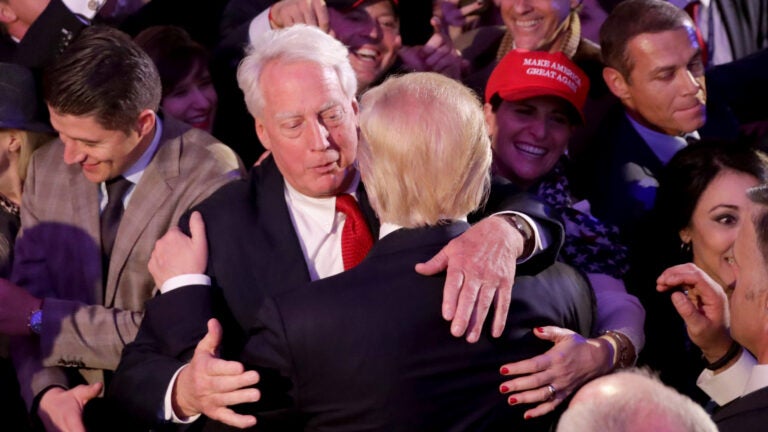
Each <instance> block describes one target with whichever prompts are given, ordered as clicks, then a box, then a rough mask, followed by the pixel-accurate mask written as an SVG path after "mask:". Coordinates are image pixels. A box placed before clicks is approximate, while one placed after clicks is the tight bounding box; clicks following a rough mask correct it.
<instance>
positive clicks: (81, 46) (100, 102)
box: [43, 26, 161, 131]
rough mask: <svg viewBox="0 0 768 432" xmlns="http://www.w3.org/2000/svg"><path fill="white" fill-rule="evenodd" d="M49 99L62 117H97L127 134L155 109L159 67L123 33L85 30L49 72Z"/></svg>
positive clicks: (46, 83)
mask: <svg viewBox="0 0 768 432" xmlns="http://www.w3.org/2000/svg"><path fill="white" fill-rule="evenodd" d="M43 91H44V96H45V101H46V103H47V104H48V105H49V107H50V108H51V109H53V110H54V111H56V112H57V113H58V114H61V115H72V116H78V117H91V116H92V117H95V119H96V120H97V121H98V122H99V124H100V125H101V126H102V127H104V128H105V129H108V130H122V131H126V130H128V129H130V128H131V127H133V125H134V124H135V121H136V119H137V118H138V116H139V113H141V112H142V111H143V110H145V109H150V110H153V111H157V109H158V107H159V105H160V98H161V84H160V77H159V75H158V73H157V69H156V68H155V65H154V64H153V63H152V60H151V59H150V58H149V56H148V55H147V54H146V53H144V51H142V50H141V48H139V47H138V46H137V45H136V44H135V43H134V42H133V41H131V39H130V38H129V37H128V35H126V34H125V33H123V32H121V31H119V30H116V29H113V28H110V27H103V26H95V27H89V28H86V29H85V30H84V31H83V32H82V33H81V34H80V36H79V37H78V38H77V39H76V40H75V41H74V42H73V43H72V45H70V46H69V48H67V50H66V51H65V52H64V53H63V54H62V55H60V56H59V57H58V58H57V60H56V61H55V62H54V64H53V65H51V66H50V67H49V68H48V69H47V70H46V72H45V77H44V80H43Z"/></svg>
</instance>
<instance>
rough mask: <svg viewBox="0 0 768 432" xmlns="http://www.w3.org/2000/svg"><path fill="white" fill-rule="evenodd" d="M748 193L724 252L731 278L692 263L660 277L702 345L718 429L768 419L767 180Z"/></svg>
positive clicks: (726, 431)
mask: <svg viewBox="0 0 768 432" xmlns="http://www.w3.org/2000/svg"><path fill="white" fill-rule="evenodd" d="M746 193H747V195H748V196H749V198H750V200H751V201H752V205H751V206H750V207H749V208H747V209H746V211H745V218H744V221H743V222H742V225H741V226H740V227H739V232H738V234H737V237H736V241H735V242H734V245H733V248H732V250H733V257H731V258H729V263H730V264H731V267H732V269H733V272H734V275H735V279H736V281H735V283H733V284H732V285H731V286H729V287H720V286H719V285H717V283H715V282H714V281H713V280H712V279H711V278H709V277H707V275H706V273H704V272H703V271H702V270H701V269H698V268H696V267H695V266H694V265H693V264H684V265H680V266H675V267H672V268H670V269H668V270H666V271H665V272H664V273H663V274H662V275H661V276H660V277H659V282H658V283H659V287H658V289H659V290H660V291H666V292H670V291H671V292H673V293H672V303H673V305H674V307H675V309H677V312H678V313H679V314H680V316H681V317H682V318H683V319H684V320H685V323H686V326H687V329H688V335H689V336H690V338H691V340H692V341H693V342H694V343H695V344H696V345H697V346H698V347H699V348H701V351H702V355H703V356H704V359H705V361H706V363H707V366H706V369H705V370H704V371H703V372H702V373H701V375H700V376H699V380H698V385H699V386H700V387H701V389H702V390H704V391H705V392H706V393H707V394H708V395H709V396H710V397H712V399H713V400H714V401H715V402H717V403H718V404H719V405H720V406H721V407H720V408H719V409H717V410H715V412H714V414H713V416H712V418H713V419H714V420H715V422H716V423H717V426H718V428H719V429H720V431H722V432H731V431H741V430H760V429H761V428H764V427H765V423H766V421H768V398H766V396H768V350H767V348H768V306H767V305H768V186H766V185H761V186H758V187H756V188H753V189H750V190H748V191H746ZM679 287H683V288H684V291H682V292H675V290H676V289H679Z"/></svg>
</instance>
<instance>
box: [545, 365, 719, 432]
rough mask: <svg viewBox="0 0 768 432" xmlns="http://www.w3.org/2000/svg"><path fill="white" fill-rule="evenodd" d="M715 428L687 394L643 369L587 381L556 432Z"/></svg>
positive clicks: (702, 431) (699, 431) (706, 431)
mask: <svg viewBox="0 0 768 432" xmlns="http://www.w3.org/2000/svg"><path fill="white" fill-rule="evenodd" d="M583 431H605V432H614V431H623V432H656V431H664V432H717V427H716V426H715V424H714V423H713V422H712V420H711V419H710V418H709V415H707V413H706V412H705V411H704V409H702V408H701V406H699V405H697V404H696V403H695V402H694V401H693V400H691V399H690V398H689V397H687V396H684V395H682V394H680V393H678V392H677V391H675V389H673V388H672V387H668V386H665V385H664V384H663V383H662V382H661V381H659V379H658V378H657V377H656V376H653V375H651V374H650V373H649V372H647V371H645V370H643V369H629V370H624V371H620V372H616V373H613V374H610V375H605V376H602V377H600V378H597V379H595V380H594V381H590V382H589V383H587V384H586V385H585V386H584V387H582V388H581V390H579V391H578V392H577V393H576V395H574V397H573V400H572V401H571V404H570V406H569V407H568V409H567V410H566V411H565V413H563V415H562V417H561V418H560V422H559V423H558V426H557V432H583Z"/></svg>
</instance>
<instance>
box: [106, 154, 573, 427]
mask: <svg viewBox="0 0 768 432" xmlns="http://www.w3.org/2000/svg"><path fill="white" fill-rule="evenodd" d="M358 196H359V198H360V201H361V208H362V210H363V213H364V214H365V215H366V218H367V219H368V221H369V225H370V226H371V228H372V230H373V234H374V238H377V237H378V222H377V221H376V219H375V218H374V215H373V212H372V210H371V209H370V206H368V205H367V199H366V197H365V194H364V190H363V189H362V188H360V189H359V190H358ZM510 205H512V206H514V207H513V208H514V209H518V210H520V211H524V212H526V213H527V214H529V215H532V216H534V217H536V218H537V221H539V222H544V224H543V226H542V228H544V229H547V230H548V231H551V233H550V237H551V238H552V239H553V241H552V244H551V247H550V248H549V249H548V250H547V251H545V252H544V253H543V254H542V255H543V256H544V258H538V259H536V260H531V262H530V263H525V264H524V265H522V266H520V273H521V274H522V272H525V271H532V270H530V269H533V268H535V267H536V266H545V265H549V264H551V263H552V262H554V256H555V255H556V253H557V250H558V249H559V247H560V244H561V241H562V240H561V239H562V228H561V227H560V226H559V224H558V223H557V222H555V221H554V220H552V219H549V218H548V217H547V215H546V213H545V212H544V211H543V209H542V208H541V207H540V204H538V203H534V202H531V201H530V200H523V201H519V202H513V203H511V204H510ZM196 210H199V211H200V212H201V213H202V215H203V219H204V220H205V222H206V235H207V239H208V248H209V250H208V251H209V260H208V268H207V271H206V272H207V273H208V274H209V275H210V276H211V278H212V284H213V288H212V290H213V298H214V302H215V304H214V313H213V314H210V313H209V314H207V315H206V314H204V313H201V312H200V311H199V310H200V309H196V308H197V306H193V305H197V304H200V302H199V301H198V300H192V298H194V296H195V294H191V293H189V292H192V291H193V290H199V291H201V292H206V290H207V287H183V288H179V289H177V290H174V291H172V292H170V293H167V294H163V295H161V296H159V297H158V298H156V299H155V300H154V301H152V302H149V303H147V305H146V307H148V308H149V310H150V312H149V313H147V314H145V320H144V321H143V323H142V326H141V328H140V330H139V333H138V335H137V337H136V340H135V341H134V342H133V343H132V344H129V345H128V346H127V347H126V349H125V350H123V356H122V360H121V363H120V365H119V367H118V369H117V372H116V374H115V376H114V378H113V381H112V385H111V389H112V390H113V391H112V392H111V395H112V396H114V397H115V398H117V399H119V400H120V403H121V404H124V405H125V406H127V407H129V409H130V410H132V411H134V412H135V413H136V415H137V416H139V417H140V418H143V419H145V420H146V421H147V422H150V423H156V422H158V421H160V420H161V418H160V416H159V413H158V409H160V408H161V407H162V406H163V404H162V401H163V397H164V395H165V390H166V387H167V385H168V383H169V382H170V379H171V377H172V376H173V374H174V373H175V371H176V370H177V369H178V368H179V367H181V366H182V365H183V364H185V362H186V361H187V360H188V359H189V358H191V355H192V353H193V351H194V348H195V346H196V344H197V342H198V341H199V340H200V339H201V338H202V337H203V336H204V335H205V333H206V321H207V319H208V318H209V317H211V316H212V315H213V316H216V317H217V318H218V319H219V320H221V321H222V325H223V326H224V337H225V341H224V347H223V351H222V356H223V357H226V358H238V357H239V355H240V353H241V350H242V344H243V342H244V336H245V334H246V331H247V330H248V329H249V328H251V327H253V326H254V325H255V323H256V322H255V319H256V314H255V311H256V310H257V309H258V308H259V307H260V306H261V303H262V302H263V301H264V299H265V298H266V297H268V296H271V295H275V294H279V293H281V292H285V291H288V290H291V289H294V288H298V287H302V286H304V285H306V284H307V283H308V282H309V281H310V277H309V272H308V270H307V267H306V264H305V261H304V255H303V253H302V251H301V245H300V243H299V239H298V237H297V235H296V232H295V230H294V227H293V224H292V222H291V216H290V214H289V211H288V207H287V204H286V203H285V196H284V180H283V177H282V175H281V174H280V172H279V171H278V169H277V166H276V165H275V163H274V161H273V160H272V159H271V158H269V159H267V160H266V161H265V162H264V163H262V164H261V165H260V166H258V167H254V168H253V169H252V170H251V174H250V178H249V179H248V180H244V181H240V182H235V183H232V184H229V185H227V186H225V187H223V188H222V189H220V190H219V191H217V192H216V193H214V194H213V195H212V196H211V197H210V198H209V199H207V200H206V201H204V202H203V203H202V204H201V205H200V206H198V207H197V208H196ZM182 225H183V228H185V226H184V225H185V220H182ZM547 261H548V262H547ZM526 268H528V269H529V270H526ZM202 303H203V304H202V305H201V306H199V307H200V308H204V307H207V306H206V305H205V303H206V302H202ZM182 305H183V306H182ZM190 310H192V311H198V312H194V313H191V312H189V311H190ZM438 310H439V309H438ZM164 316H177V317H178V318H179V319H177V320H173V321H172V322H173V323H174V324H173V325H172V326H167V325H166V324H165V323H164ZM189 316H194V317H195V318H196V320H195V322H194V323H189V322H187V321H188V320H185V318H188V317H189ZM158 320H160V321H158ZM136 395H141V397H136Z"/></svg>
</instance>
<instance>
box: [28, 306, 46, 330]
mask: <svg viewBox="0 0 768 432" xmlns="http://www.w3.org/2000/svg"><path fill="white" fill-rule="evenodd" d="M42 328H43V311H42V310H40V309H38V310H36V311H34V312H32V314H31V315H30V316H29V329H30V330H32V332H33V333H35V334H40V330H42Z"/></svg>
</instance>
